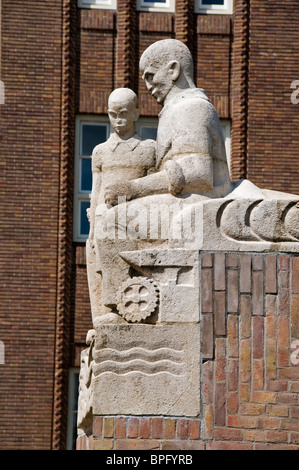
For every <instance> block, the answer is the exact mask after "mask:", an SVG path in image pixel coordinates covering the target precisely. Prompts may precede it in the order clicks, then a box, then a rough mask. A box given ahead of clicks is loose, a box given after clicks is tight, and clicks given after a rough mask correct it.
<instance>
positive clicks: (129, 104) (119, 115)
mask: <svg viewBox="0 0 299 470" xmlns="http://www.w3.org/2000/svg"><path fill="white" fill-rule="evenodd" d="M108 115H109V119H110V122H111V125H112V127H113V129H114V131H115V132H116V134H117V135H119V136H120V137H122V138H126V137H128V136H130V135H133V134H134V132H135V121H137V119H138V117H139V110H138V98H137V95H136V94H135V93H134V91H133V90H130V88H117V89H116V90H114V91H113V92H112V93H111V95H110V96H109V100H108Z"/></svg>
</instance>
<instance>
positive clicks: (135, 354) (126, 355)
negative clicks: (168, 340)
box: [96, 348, 184, 362]
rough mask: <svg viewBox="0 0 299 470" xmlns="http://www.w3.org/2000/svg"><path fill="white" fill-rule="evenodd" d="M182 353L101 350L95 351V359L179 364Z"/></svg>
mask: <svg viewBox="0 0 299 470" xmlns="http://www.w3.org/2000/svg"><path fill="white" fill-rule="evenodd" d="M183 355H184V353H183V351H177V350H174V349H169V348H159V349H156V350H148V349H143V348H131V349H128V350H125V351H117V350H115V349H110V348H108V349H102V350H100V351H97V354H96V359H97V360H98V361H102V360H103V359H104V360H105V359H108V360H117V361H120V362H122V361H127V360H131V359H134V358H136V359H146V360H148V361H151V362H153V361H156V360H163V359H169V360H173V361H174V362H177V361H178V362H180V361H181V360H182V359H183Z"/></svg>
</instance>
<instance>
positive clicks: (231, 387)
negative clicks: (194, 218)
mask: <svg viewBox="0 0 299 470" xmlns="http://www.w3.org/2000/svg"><path fill="white" fill-rule="evenodd" d="M298 286H299V256H294V255H289V254H256V253H240V254H239V253H219V252H218V253H202V254H201V325H202V345H201V348H202V350H201V352H202V366H201V368H202V377H201V415H200V416H199V417H198V418H195V419H190V418H188V419H187V418H176V417H173V418H172V417H169V418H167V417H159V416H157V417H144V416H143V417H133V416H131V417H123V416H122V417H118V416H117V417H111V416H95V417H94V423H93V430H92V431H91V433H90V435H89V436H86V435H81V436H79V438H78V442H77V446H78V449H94V450H96V449H99V450H100V449H111V450H112V449H114V450H116V449H129V450H133V449H135V450H137V449H153V450H175V449H180V450H191V449H223V450H237V449H240V450H241V449H244V450H246V449H248V450H250V449H252V450H259V449H269V450H275V449H282V450H299V420H298V416H299V393H298V391H299V364H296V360H295V361H294V360H293V362H292V353H293V350H294V349H293V348H292V345H293V343H294V342H295V341H296V340H298V339H299V327H298V325H299V308H298V291H299V288H298ZM297 344H299V342H298V343H297ZM297 349H299V347H298V346H297ZM297 356H299V354H298V355H297Z"/></svg>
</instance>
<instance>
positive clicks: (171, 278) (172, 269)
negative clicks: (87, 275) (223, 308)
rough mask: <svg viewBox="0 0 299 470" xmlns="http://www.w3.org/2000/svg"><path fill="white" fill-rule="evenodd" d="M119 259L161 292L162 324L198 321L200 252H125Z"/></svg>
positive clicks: (160, 311)
mask: <svg viewBox="0 0 299 470" xmlns="http://www.w3.org/2000/svg"><path fill="white" fill-rule="evenodd" d="M120 256H121V257H122V258H123V259H124V260H125V261H126V262H127V263H128V264H130V265H131V266H133V267H134V269H135V270H136V271H138V272H140V273H141V274H142V275H144V276H147V277H148V278H151V279H152V280H154V281H155V286H156V289H157V290H158V291H159V304H158V305H159V308H158V322H159V323H167V322H171V323H173V322H175V323H186V322H187V323H190V322H191V323H193V322H198V321H199V270H198V269H199V267H198V263H199V261H198V259H199V253H198V251H192V250H183V249H182V250H181V249H174V250H141V251H131V252H123V253H121V254H120Z"/></svg>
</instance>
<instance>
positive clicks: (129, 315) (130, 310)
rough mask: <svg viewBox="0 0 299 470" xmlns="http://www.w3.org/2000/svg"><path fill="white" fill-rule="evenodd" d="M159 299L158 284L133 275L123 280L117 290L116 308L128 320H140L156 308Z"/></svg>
mask: <svg viewBox="0 0 299 470" xmlns="http://www.w3.org/2000/svg"><path fill="white" fill-rule="evenodd" d="M158 300H159V290H158V285H157V283H156V282H155V281H153V280H152V279H148V278H147V277H142V276H140V277H133V278H132V279H128V280H127V281H125V282H123V284H122V286H121V288H120V289H119V291H118V303H117V308H118V311H119V314H120V315H121V316H122V317H123V318H124V319H125V320H127V321H128V322H133V323H135V322H140V321H141V320H145V319H146V318H147V317H149V316H150V315H151V314H152V313H153V312H154V311H155V309H156V307H157V305H158Z"/></svg>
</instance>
